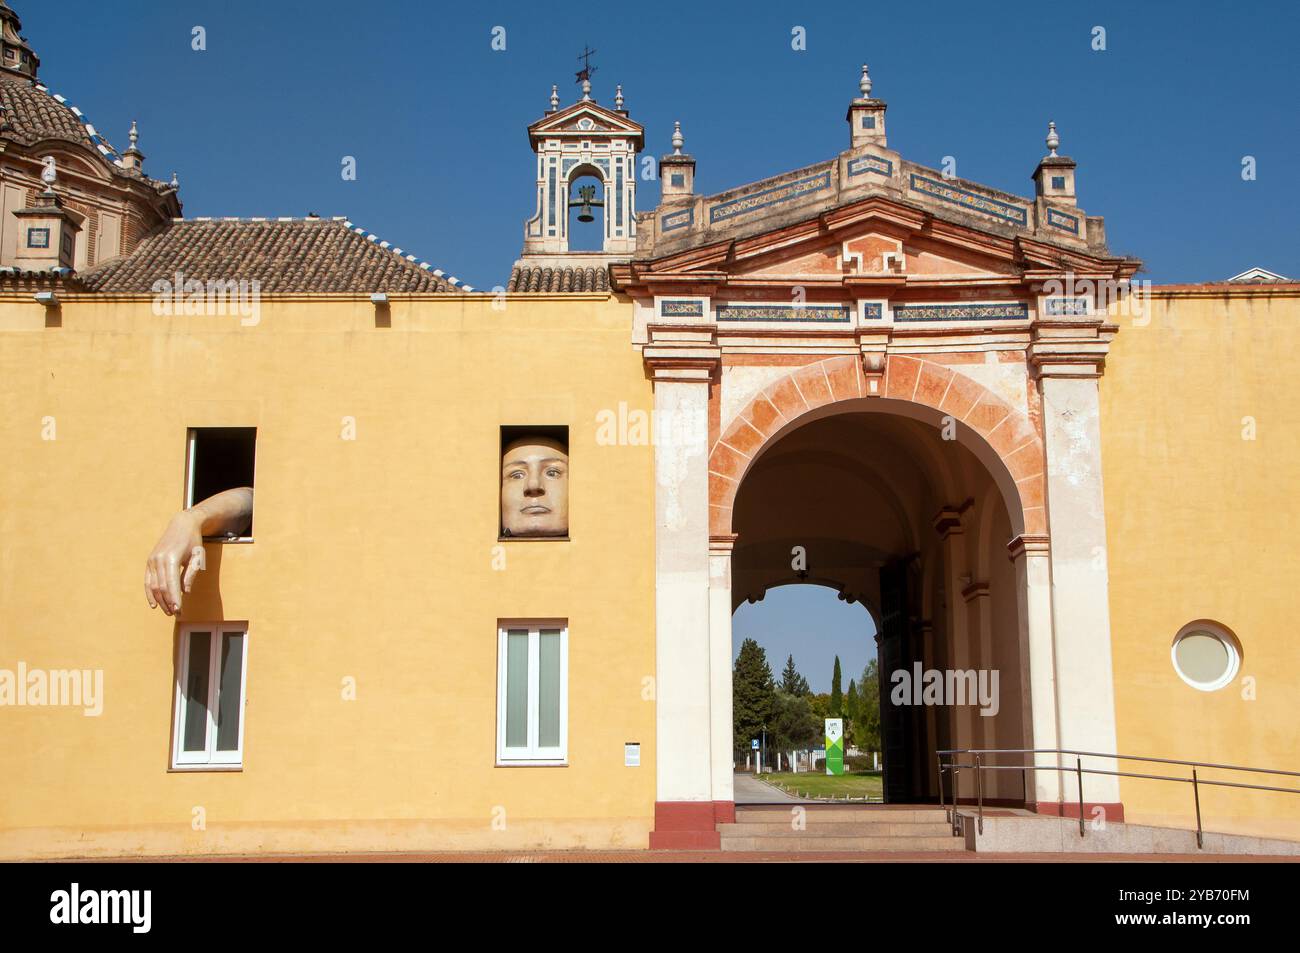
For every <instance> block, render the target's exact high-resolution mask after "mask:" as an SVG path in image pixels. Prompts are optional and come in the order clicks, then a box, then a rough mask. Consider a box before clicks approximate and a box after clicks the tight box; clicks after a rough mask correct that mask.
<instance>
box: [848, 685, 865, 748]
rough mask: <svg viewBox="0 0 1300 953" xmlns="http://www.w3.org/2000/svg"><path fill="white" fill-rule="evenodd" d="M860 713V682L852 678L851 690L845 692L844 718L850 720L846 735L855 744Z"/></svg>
mask: <svg viewBox="0 0 1300 953" xmlns="http://www.w3.org/2000/svg"><path fill="white" fill-rule="evenodd" d="M859 714H861V705H860V702H859V700H858V683H857V682H855V681H854V680H853V679H851V678H850V679H849V690H848V691H847V692H845V693H844V718H845V719H846V721H847V722H848V724H847V726H846V728H845V732H844V736H845V737H846V738H849V739H850V740H851V741H852V742H853V743H855V744H856V743H857V735H856V733H855V729H856V728H857V725H858V716H859Z"/></svg>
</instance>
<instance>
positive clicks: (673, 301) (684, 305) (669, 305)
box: [659, 298, 704, 318]
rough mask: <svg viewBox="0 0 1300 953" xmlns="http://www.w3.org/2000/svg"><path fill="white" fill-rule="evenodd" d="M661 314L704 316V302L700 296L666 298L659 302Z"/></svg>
mask: <svg viewBox="0 0 1300 953" xmlns="http://www.w3.org/2000/svg"><path fill="white" fill-rule="evenodd" d="M659 315H660V317H664V318H702V317H704V302H703V301H701V300H699V299H698V298H666V299H664V300H663V301H660V302H659Z"/></svg>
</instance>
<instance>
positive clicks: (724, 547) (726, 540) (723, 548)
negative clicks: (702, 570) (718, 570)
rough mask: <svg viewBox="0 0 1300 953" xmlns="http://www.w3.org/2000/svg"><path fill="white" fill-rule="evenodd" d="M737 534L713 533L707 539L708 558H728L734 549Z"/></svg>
mask: <svg viewBox="0 0 1300 953" xmlns="http://www.w3.org/2000/svg"><path fill="white" fill-rule="evenodd" d="M738 535H739V534H738V533H714V534H713V535H712V536H710V537H709V555H710V556H730V555H731V551H732V550H733V549H735V547H736V537H737V536H738Z"/></svg>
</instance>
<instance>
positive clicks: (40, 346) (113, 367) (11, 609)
mask: <svg viewBox="0 0 1300 953" xmlns="http://www.w3.org/2000/svg"><path fill="white" fill-rule="evenodd" d="M631 320H632V308H631V307H629V306H628V305H627V304H626V303H620V302H617V301H614V300H612V299H606V298H601V297H596V296H568V297H558V296H557V297H552V298H529V299H524V298H520V297H511V298H509V299H507V300H506V307H505V308H504V310H496V309H494V308H493V307H492V299H490V298H488V297H484V296H472V297H468V296H467V297H461V296H438V297H436V298H432V299H431V298H428V297H426V298H423V299H419V300H401V299H397V300H394V302H393V304H392V307H391V327H388V328H377V327H375V309H374V307H373V306H372V305H371V304H370V302H369V300H368V299H366V298H364V297H359V298H355V299H350V300H340V299H332V300H331V299H316V300H307V299H302V300H294V301H263V302H262V306H261V314H260V322H259V323H258V324H257V325H256V326H252V327H241V326H240V323H239V320H238V318H237V317H217V316H213V317H207V316H204V317H156V316H154V315H153V314H152V313H151V308H150V304H149V302H148V301H147V300H143V301H140V300H137V301H117V302H112V301H109V302H104V301H99V302H91V301H87V300H84V299H83V300H77V299H75V297H71V298H70V297H67V296H65V301H64V304H63V307H62V309H61V323H62V326H61V327H54V328H45V327H44V326H43V325H44V316H43V309H42V308H41V307H40V306H38V305H36V304H35V303H33V302H32V300H31V297H30V295H10V296H8V297H7V298H5V299H3V300H0V378H3V381H4V386H3V388H2V389H0V395H2V398H3V406H2V407H0V411H2V412H0V446H2V447H3V448H4V458H5V459H4V465H3V467H0V668H9V669H11V670H12V669H14V668H15V666H16V664H17V663H18V662H19V661H20V660H21V661H24V662H26V664H27V665H28V667H29V668H47V669H63V668H80V669H103V671H104V680H105V703H104V710H103V714H102V715H101V716H100V717H97V718H94V717H86V716H84V715H83V714H82V712H81V711H80V710H78V709H68V708H50V707H45V708H32V707H26V708H14V707H6V708H0V736H2V737H3V741H2V743H0V777H2V778H3V779H4V783H3V785H0V856H3V857H15V856H19V857H29V856H61V855H70V854H91V855H94V854H103V853H119V852H131V853H136V852H139V853H173V852H175V853H179V852H187V853H188V852H195V853H199V852H228V851H244V850H287V851H306V850H312V851H319V850H327V851H328V850H386V849H408V850H409V849H431V848H456V847H472V848H492V847H500V848H514V847H524V846H551V847H567V846H592V847H600V846H626V847H635V848H641V847H645V846H646V843H647V834H648V831H649V829H650V827H651V825H652V818H653V805H654V798H655V785H654V778H655V749H654V728H655V722H654V704H653V700H652V699H653V695H652V692H647V691H646V682H645V680H646V679H647V678H649V677H652V676H653V675H654V629H653V625H654V622H653V617H654V616H653V608H654V485H653V481H654V467H653V456H652V454H653V450H652V448H651V447H649V446H602V445H599V444H598V442H597V426H596V416H597V413H598V412H599V411H601V410H603V409H607V408H610V409H614V408H617V407H618V405H619V402H620V401H626V402H627V404H628V406H629V408H630V409H632V410H636V409H643V410H648V409H649V408H650V406H651V401H652V395H651V389H650V385H649V383H648V382H647V381H646V379H645V374H644V371H643V369H642V365H641V360H640V356H639V355H638V354H637V353H636V351H635V350H634V349H633V348H632V347H631V344H630V341H631ZM347 416H351V417H354V418H355V420H356V440H355V441H347V440H343V439H341V430H342V423H343V418H344V417H347ZM46 417H53V418H54V425H55V427H56V431H55V434H56V439H54V440H45V439H42V429H43V424H42V421H43V418H46ZM503 424H566V425H568V427H569V436H570V453H571V465H572V476H571V507H570V512H571V520H570V535H571V541H569V542H557V541H545V542H539V541H532V542H528V541H513V542H507V543H505V544H503V545H504V554H505V559H506V566H505V568H504V569H501V570H498V569H494V568H493V557H494V552H493V548H494V547H496V546H497V545H498V540H497V528H498V523H497V519H498V517H497V505H498V504H497V493H498V485H499V478H500V477H499V458H498V439H499V427H500V426H501V425H503ZM190 426H256V427H257V428H258V438H257V476H256V507H255V531H256V540H255V542H253V543H252V544H233V543H232V544H209V545H208V564H209V568H208V570H207V571H206V572H205V573H202V574H200V577H199V581H198V584H197V586H196V590H195V593H194V594H193V595H192V596H190V597H189V598H188V600H187V601H186V604H185V610H184V620H185V621H190V620H193V621H209V620H215V619H227V620H245V619H246V620H249V638H248V688H247V692H248V700H247V706H246V731H245V750H244V763H245V766H244V769H243V770H242V771H240V772H237V773H214V772H202V773H175V772H169V771H168V763H169V738H170V727H171V713H172V703H173V679H174V673H173V639H174V633H175V628H176V626H175V622H174V620H172V619H169V618H168V617H166V616H165V615H163V614H162V613H161V611H154V610H150V609H149V608H148V607H147V606H146V603H145V599H144V592H143V586H142V579H143V565H144V558H145V556H146V555H147V554H148V552H149V550H150V549H151V547H152V545H153V543H154V542H155V540H156V539H157V537H158V535H159V534H160V532H161V531H162V529H163V527H164V526H165V524H166V522H167V520H168V518H169V517H170V516H171V515H172V513H173V512H175V510H176V509H178V508H179V506H180V504H181V502H182V493H183V480H184V451H185V435H186V428H187V427H190ZM539 616H544V617H552V616H554V617H563V618H567V619H568V620H569V734H568V741H569V766H567V767H556V768H522V767H511V768H500V767H495V766H494V762H495V730H496V709H495V706H496V665H497V654H496V652H497V649H496V626H497V621H498V619H501V618H511V617H539ZM346 676H351V677H353V678H355V679H356V684H357V698H356V700H355V701H344V700H343V692H342V684H343V679H344V678H345V677H346ZM643 696H644V697H643ZM629 741H636V742H640V744H641V746H642V748H641V758H642V760H641V766H640V767H639V768H628V767H624V764H623V745H624V742H629ZM196 807H201V808H203V809H204V812H205V815H206V831H195V830H192V818H193V816H194V808H196ZM494 819H495V820H496V821H497V822H498V823H497V825H496V827H502V826H503V825H502V824H501V823H500V822H501V821H502V820H504V829H500V830H498V829H495V828H494V825H493V821H494Z"/></svg>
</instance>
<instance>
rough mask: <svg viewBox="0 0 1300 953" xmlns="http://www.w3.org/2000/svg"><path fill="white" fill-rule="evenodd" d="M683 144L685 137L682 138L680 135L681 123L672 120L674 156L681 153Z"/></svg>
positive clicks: (684, 143)
mask: <svg viewBox="0 0 1300 953" xmlns="http://www.w3.org/2000/svg"><path fill="white" fill-rule="evenodd" d="M684 145H686V139H685V138H683V136H682V124H681V123H680V122H674V123H673V155H675V156H679V155H681V154H682V146H684Z"/></svg>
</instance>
